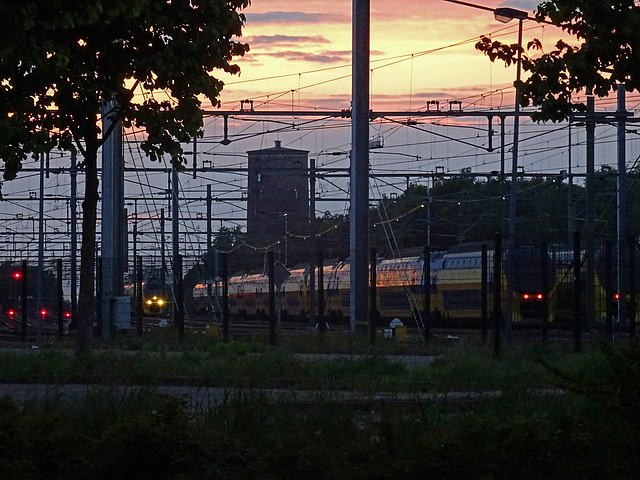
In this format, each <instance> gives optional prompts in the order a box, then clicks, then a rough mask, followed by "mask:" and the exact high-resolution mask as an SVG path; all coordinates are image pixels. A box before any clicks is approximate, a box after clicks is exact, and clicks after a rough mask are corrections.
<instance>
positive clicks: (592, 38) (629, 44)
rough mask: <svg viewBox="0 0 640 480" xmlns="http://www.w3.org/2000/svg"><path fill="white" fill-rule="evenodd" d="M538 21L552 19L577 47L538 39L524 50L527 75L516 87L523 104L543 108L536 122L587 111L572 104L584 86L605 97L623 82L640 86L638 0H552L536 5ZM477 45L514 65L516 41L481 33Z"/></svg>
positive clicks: (523, 66)
mask: <svg viewBox="0 0 640 480" xmlns="http://www.w3.org/2000/svg"><path fill="white" fill-rule="evenodd" d="M535 17H536V19H537V20H545V21H550V22H551V23H553V24H554V25H557V26H559V27H560V28H562V29H563V30H564V31H566V32H567V33H569V34H571V35H572V36H574V37H575V38H576V39H577V40H578V41H579V42H580V44H579V45H571V44H569V43H567V42H565V41H563V40H559V41H558V42H557V43H556V45H555V48H554V49H553V50H551V51H550V52H544V51H542V44H541V42H540V41H539V40H537V39H535V40H533V41H532V42H529V44H528V45H527V48H528V50H534V51H541V54H540V55H538V56H536V57H535V58H534V57H531V56H529V55H527V54H526V52H524V51H523V52H522V53H523V58H522V60H523V61H522V68H523V70H524V71H525V72H529V73H530V75H529V76H528V78H527V79H526V80H524V81H522V82H520V84H518V85H516V87H517V88H518V91H519V95H520V97H519V98H520V100H519V101H520V104H521V105H522V106H528V105H530V104H532V105H534V106H537V107H540V111H539V112H538V113H536V114H534V115H533V118H534V119H536V120H553V121H560V120H563V119H565V118H567V117H568V116H569V115H570V114H571V112H572V111H585V110H586V107H585V105H584V104H581V103H572V95H573V94H575V93H578V92H581V91H582V90H585V91H587V92H588V93H590V92H592V93H593V94H595V95H598V96H600V97H604V96H607V95H608V94H609V92H611V91H612V90H615V89H616V88H617V85H618V84H619V83H625V84H626V88H627V89H628V90H630V91H632V90H637V89H638V87H639V85H640V35H638V31H640V5H638V4H637V3H636V2H635V1H634V0H597V1H593V0H550V1H545V2H542V3H541V4H540V5H538V8H537V11H536V14H535ZM476 48H477V49H478V50H480V51H482V52H484V53H485V54H486V55H488V56H489V57H490V58H491V60H492V61H493V60H496V59H500V60H503V61H505V63H506V64H507V65H509V64H511V63H515V59H516V56H517V52H518V50H521V49H520V47H519V46H518V45H517V44H514V45H505V44H502V43H500V42H492V41H491V40H490V39H489V38H487V37H483V38H482V39H481V40H480V42H478V44H477V45H476Z"/></svg>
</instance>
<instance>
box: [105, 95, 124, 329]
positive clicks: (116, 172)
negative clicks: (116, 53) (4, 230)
mask: <svg viewBox="0 0 640 480" xmlns="http://www.w3.org/2000/svg"><path fill="white" fill-rule="evenodd" d="M114 108H115V102H114V101H111V102H109V103H107V104H104V105H103V107H102V131H103V132H109V131H110V130H112V132H111V135H109V138H107V139H106V141H105V142H104V144H103V146H102V222H101V238H102V244H101V250H102V269H101V270H102V271H101V275H102V281H101V284H102V288H101V294H102V297H101V299H102V300H101V306H102V336H103V337H104V338H109V337H110V336H112V335H113V334H114V333H115V330H116V328H117V325H116V318H115V317H116V315H115V314H116V312H115V305H116V297H118V296H122V295H123V293H124V285H123V278H122V276H123V272H124V259H123V249H122V244H123V241H124V232H123V230H124V228H123V227H124V221H123V218H124V161H123V158H122V157H123V155H122V126H121V125H120V122H118V124H117V125H116V126H115V128H112V125H113V116H112V112H113V109H114Z"/></svg>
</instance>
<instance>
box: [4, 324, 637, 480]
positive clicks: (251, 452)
mask: <svg viewBox="0 0 640 480" xmlns="http://www.w3.org/2000/svg"><path fill="white" fill-rule="evenodd" d="M327 339H328V342H327V343H331V342H336V344H338V343H339V344H340V345H345V343H347V344H348V345H349V347H344V346H343V347H342V351H346V350H351V354H350V355H345V356H341V357H338V358H333V359H324V360H309V359H308V358H305V359H302V358H300V356H298V355H296V354H295V353H294V352H295V351H301V350H303V349H304V345H307V346H309V345H311V344H312V342H315V344H316V347H314V350H315V351H316V352H317V351H319V350H321V349H322V348H326V349H327V352H328V351H330V350H329V349H330V348H333V347H330V346H329V345H327V346H326V347H317V339H311V338H306V339H302V340H300V339H298V340H295V341H294V340H292V339H286V340H285V339H282V342H281V343H282V345H281V346H279V347H275V348H274V347H265V346H264V345H266V343H265V342H263V341H262V340H263V339H258V340H259V341H248V342H231V343H228V344H224V343H221V342H211V341H210V340H206V339H198V340H197V341H196V340H195V339H189V340H188V341H187V342H185V344H184V345H183V346H182V349H178V348H176V345H175V344H173V343H166V342H160V341H158V340H157V339H155V340H154V341H147V342H145V343H140V344H138V345H137V347H138V350H136V351H131V350H127V351H124V350H123V351H120V352H117V351H114V350H109V351H101V350H100V349H99V348H94V349H93V350H92V351H91V352H87V353H86V354H85V355H83V356H81V357H75V356H73V355H72V354H71V352H68V351H66V350H65V349H60V348H57V346H51V347H48V348H43V349H41V350H34V351H31V350H24V351H23V350H8V349H4V350H2V351H0V376H1V377H2V378H3V379H4V381H14V382H15V381H24V382H28V381H34V380H35V381H41V382H46V383H50V384H55V383H64V382H86V383H87V384H98V385H99V386H97V387H94V388H92V387H87V391H86V392H87V393H86V396H85V397H84V398H79V399H78V398H75V399H69V398H67V397H64V396H61V395H50V396H48V397H47V398H46V399H43V400H42V401H39V402H36V401H35V400H32V401H26V402H21V403H12V402H11V401H10V400H9V399H6V398H5V399H0V458H1V459H2V461H1V462H0V478H16V479H22V478H29V479H41V478H42V479H44V478H73V479H84V478H92V479H101V478H129V479H147V478H149V479H151V478H164V479H182V480H186V479H196V478H197V479H209V478H210V479H214V478H215V479H225V478H228V479H236V478H248V479H258V478H259V479H271V478H273V479H287V478H291V479H294V478H310V479H321V478H346V479H383V478H384V479H390V478H398V477H402V478H428V477H434V478H439V479H448V478H451V479H453V478H455V479H459V478H467V479H476V478H477V479H512V478H523V479H529V478H532V479H533V478H535V479H538V478H540V479H542V478H560V479H564V478H567V479H568V478H571V479H575V478H581V479H591V478H594V479H595V478H598V479H599V478H633V477H634V475H635V473H636V472H637V471H638V468H639V467H640V464H639V463H640V461H639V460H638V459H637V456H635V455H634V452H635V449H636V446H637V443H638V440H639V438H638V432H640V429H639V428H638V427H640V415H639V414H638V413H637V411H636V410H637V409H636V406H635V399H637V397H638V393H639V392H638V389H639V388H640V387H639V385H640V353H639V352H638V350H636V349H619V348H614V347H612V346H610V345H607V344H605V345H603V347H602V348H599V349H593V350H590V351H587V352H585V353H583V354H571V353H569V352H564V351H561V350H560V349H549V348H542V347H540V346H533V347H531V348H528V349H524V348H523V349H521V350H509V351H507V352H505V355H504V357H503V359H502V360H500V361H497V360H493V359H492V358H491V353H490V351H489V350H485V349H482V348H472V346H471V345H469V344H467V345H462V346H460V345H456V346H452V345H446V344H444V343H442V344H438V343H437V342H436V343H435V344H434V345H433V346H430V347H428V350H430V351H431V352H432V353H433V352H437V353H438V354H439V356H438V358H437V359H436V360H435V361H434V362H433V363H432V364H431V365H428V366H423V367H417V368H409V367H407V366H405V365H404V364H401V363H397V362H395V361H393V359H392V358H390V357H391V356H390V355H383V353H384V352H385V351H386V350H387V346H386V345H384V344H382V345H381V346H380V347H378V348H377V349H371V348H368V347H366V346H365V344H364V343H363V344H360V343H359V340H357V339H356V340H355V341H352V342H345V339H344V338H338V336H336V337H334V338H331V335H329V336H328V337H327ZM393 343H394V344H395V342H393ZM128 346H132V343H129V345H128ZM405 348H406V349H407V350H408V351H415V350H417V349H421V350H425V347H418V346H417V345H411V344H408V345H406V346H405ZM163 383H174V384H175V383H188V384H190V385H192V384H195V385H197V386H201V385H225V386H237V387H247V388H239V389H235V390H234V389H229V390H228V392H229V393H228V395H227V397H226V399H225V400H224V401H223V402H221V403H219V404H215V405H209V404H207V405H205V404H199V405H195V406H194V405H192V404H191V405H189V404H188V401H187V400H186V399H184V398H179V397H171V396H168V395H166V394H161V393H160V392H159V390H158V385H160V384H163ZM132 384H136V385H146V386H145V387H143V388H141V389H132V388H131V389H128V390H127V389H126V388H125V389H124V393H123V389H122V388H118V387H123V386H125V387H126V386H127V385H132ZM109 385H111V387H109ZM249 387H251V388H249ZM274 387H281V388H292V389H315V390H317V391H318V395H317V397H314V398H315V400H314V401H313V402H297V403H290V402H288V401H287V398H286V397H285V396H282V397H281V398H280V399H279V398H278V397H274V396H273V395H269V394H268V392H269V389H271V388H274ZM544 387H546V388H559V387H561V388H563V392H562V394H560V393H559V392H558V391H552V392H549V391H547V393H548V394H546V395H542V394H540V390H539V389H540V388H544ZM263 389H264V390H263ZM334 390H353V391H357V392H362V393H365V395H363V396H362V397H361V398H363V399H364V400H362V401H358V402H346V403H345V402H335V401H332V400H330V396H329V395H326V394H328V393H329V392H331V391H334ZM456 391H465V392H471V393H473V392H475V393H482V392H487V391H500V392H501V393H502V394H501V395H497V396H485V397H480V396H476V397H465V398H462V399H461V398H457V397H456V396H455V395H454V394H453V392H456ZM263 392H264V393H263ZM380 392H395V393H397V394H398V395H396V396H394V395H392V396H390V397H388V398H390V400H387V401H385V402H379V401H375V399H374V397H373V396H372V395H366V394H373V393H380ZM401 392H407V393H410V394H411V393H414V394H419V393H423V392H439V393H441V394H442V395H439V396H433V397H431V398H430V399H429V400H424V399H423V400H418V398H419V397H418V396H416V397H415V398H413V397H412V396H411V395H409V396H407V397H404V398H403V397H401V396H400V393H401ZM549 393H551V394H549ZM412 398H413V399H412ZM367 399H369V400H367Z"/></svg>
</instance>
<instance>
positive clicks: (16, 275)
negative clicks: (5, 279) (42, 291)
mask: <svg viewBox="0 0 640 480" xmlns="http://www.w3.org/2000/svg"><path fill="white" fill-rule="evenodd" d="M11 276H12V277H13V278H14V279H16V280H20V279H21V278H22V272H13V273H12V274H11Z"/></svg>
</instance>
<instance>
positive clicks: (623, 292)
mask: <svg viewBox="0 0 640 480" xmlns="http://www.w3.org/2000/svg"><path fill="white" fill-rule="evenodd" d="M625 93H626V87H625V84H624V83H621V84H619V85H618V110H617V114H618V188H617V190H618V195H617V203H618V208H617V210H618V322H619V324H620V325H622V324H623V323H624V322H625V320H626V318H627V314H626V313H627V290H628V289H627V284H628V277H627V261H626V258H627V256H626V252H627V248H626V246H627V244H626V242H627V189H628V186H627V165H626V161H627V149H626V144H625V142H626V115H627V109H626V105H625V103H626V95H625Z"/></svg>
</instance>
